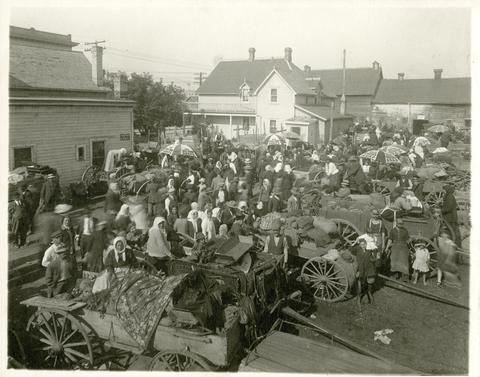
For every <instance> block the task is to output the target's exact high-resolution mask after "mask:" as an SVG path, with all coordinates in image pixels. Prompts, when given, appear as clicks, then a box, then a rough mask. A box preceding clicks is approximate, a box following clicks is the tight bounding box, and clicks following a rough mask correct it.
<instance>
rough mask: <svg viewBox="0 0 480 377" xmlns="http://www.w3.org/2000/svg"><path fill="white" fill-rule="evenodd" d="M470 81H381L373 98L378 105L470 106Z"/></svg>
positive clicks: (462, 79) (467, 79)
mask: <svg viewBox="0 0 480 377" xmlns="http://www.w3.org/2000/svg"><path fill="white" fill-rule="evenodd" d="M470 86H471V79H470V78H468V77H460V78H441V79H409V80H393V79H392V80H382V82H381V83H380V86H379V88H378V92H377V95H376V96H375V99H374V101H373V102H374V103H378V104H382V103H383V104H407V103H419V104H444V105H463V104H470V103H471V98H470Z"/></svg>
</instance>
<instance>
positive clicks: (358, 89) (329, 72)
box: [304, 61, 383, 119]
mask: <svg viewBox="0 0 480 377" xmlns="http://www.w3.org/2000/svg"><path fill="white" fill-rule="evenodd" d="M304 72H305V76H306V78H307V80H308V81H310V82H312V84H313V83H316V82H320V83H321V87H322V88H323V90H324V91H325V93H329V94H331V95H334V96H335V97H336V100H335V108H336V109H340V99H341V97H342V91H343V69H341V68H337V69H311V68H310V66H308V65H307V66H305V67H304ZM382 78H383V74H382V67H381V66H380V64H379V63H378V62H376V61H375V62H373V63H372V67H364V68H347V69H346V70H345V100H346V101H345V102H346V109H345V112H346V113H347V114H351V115H354V116H355V117H356V118H358V119H366V118H368V117H370V115H371V111H372V103H373V100H374V98H375V95H376V93H377V90H378V87H379V85H380V82H381V81H382Z"/></svg>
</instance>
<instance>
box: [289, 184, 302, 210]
mask: <svg viewBox="0 0 480 377" xmlns="http://www.w3.org/2000/svg"><path fill="white" fill-rule="evenodd" d="M290 193H291V195H290V197H289V198H288V200H287V213H288V214H289V215H290V216H296V215H297V214H298V213H299V211H300V210H301V207H302V205H301V203H300V191H298V189H297V188H296V187H294V188H292V189H291V190H290Z"/></svg>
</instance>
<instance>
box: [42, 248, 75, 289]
mask: <svg viewBox="0 0 480 377" xmlns="http://www.w3.org/2000/svg"><path fill="white" fill-rule="evenodd" d="M55 254H56V258H55V259H54V260H53V261H52V262H51V263H49V264H48V266H47V271H46V272H45V280H46V283H47V297H54V296H57V295H60V294H62V293H66V294H70V292H71V291H72V289H73V288H74V287H75V281H76V280H77V268H76V266H75V263H74V262H73V261H72V260H71V258H70V257H69V255H68V253H67V248H66V247H65V246H64V245H59V246H58V247H56V248H55Z"/></svg>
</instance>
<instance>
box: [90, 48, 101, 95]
mask: <svg viewBox="0 0 480 377" xmlns="http://www.w3.org/2000/svg"><path fill="white" fill-rule="evenodd" d="M90 51H91V52H92V80H93V82H94V83H95V85H97V86H103V47H102V46H98V45H93V46H92V48H91V50H90Z"/></svg>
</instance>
